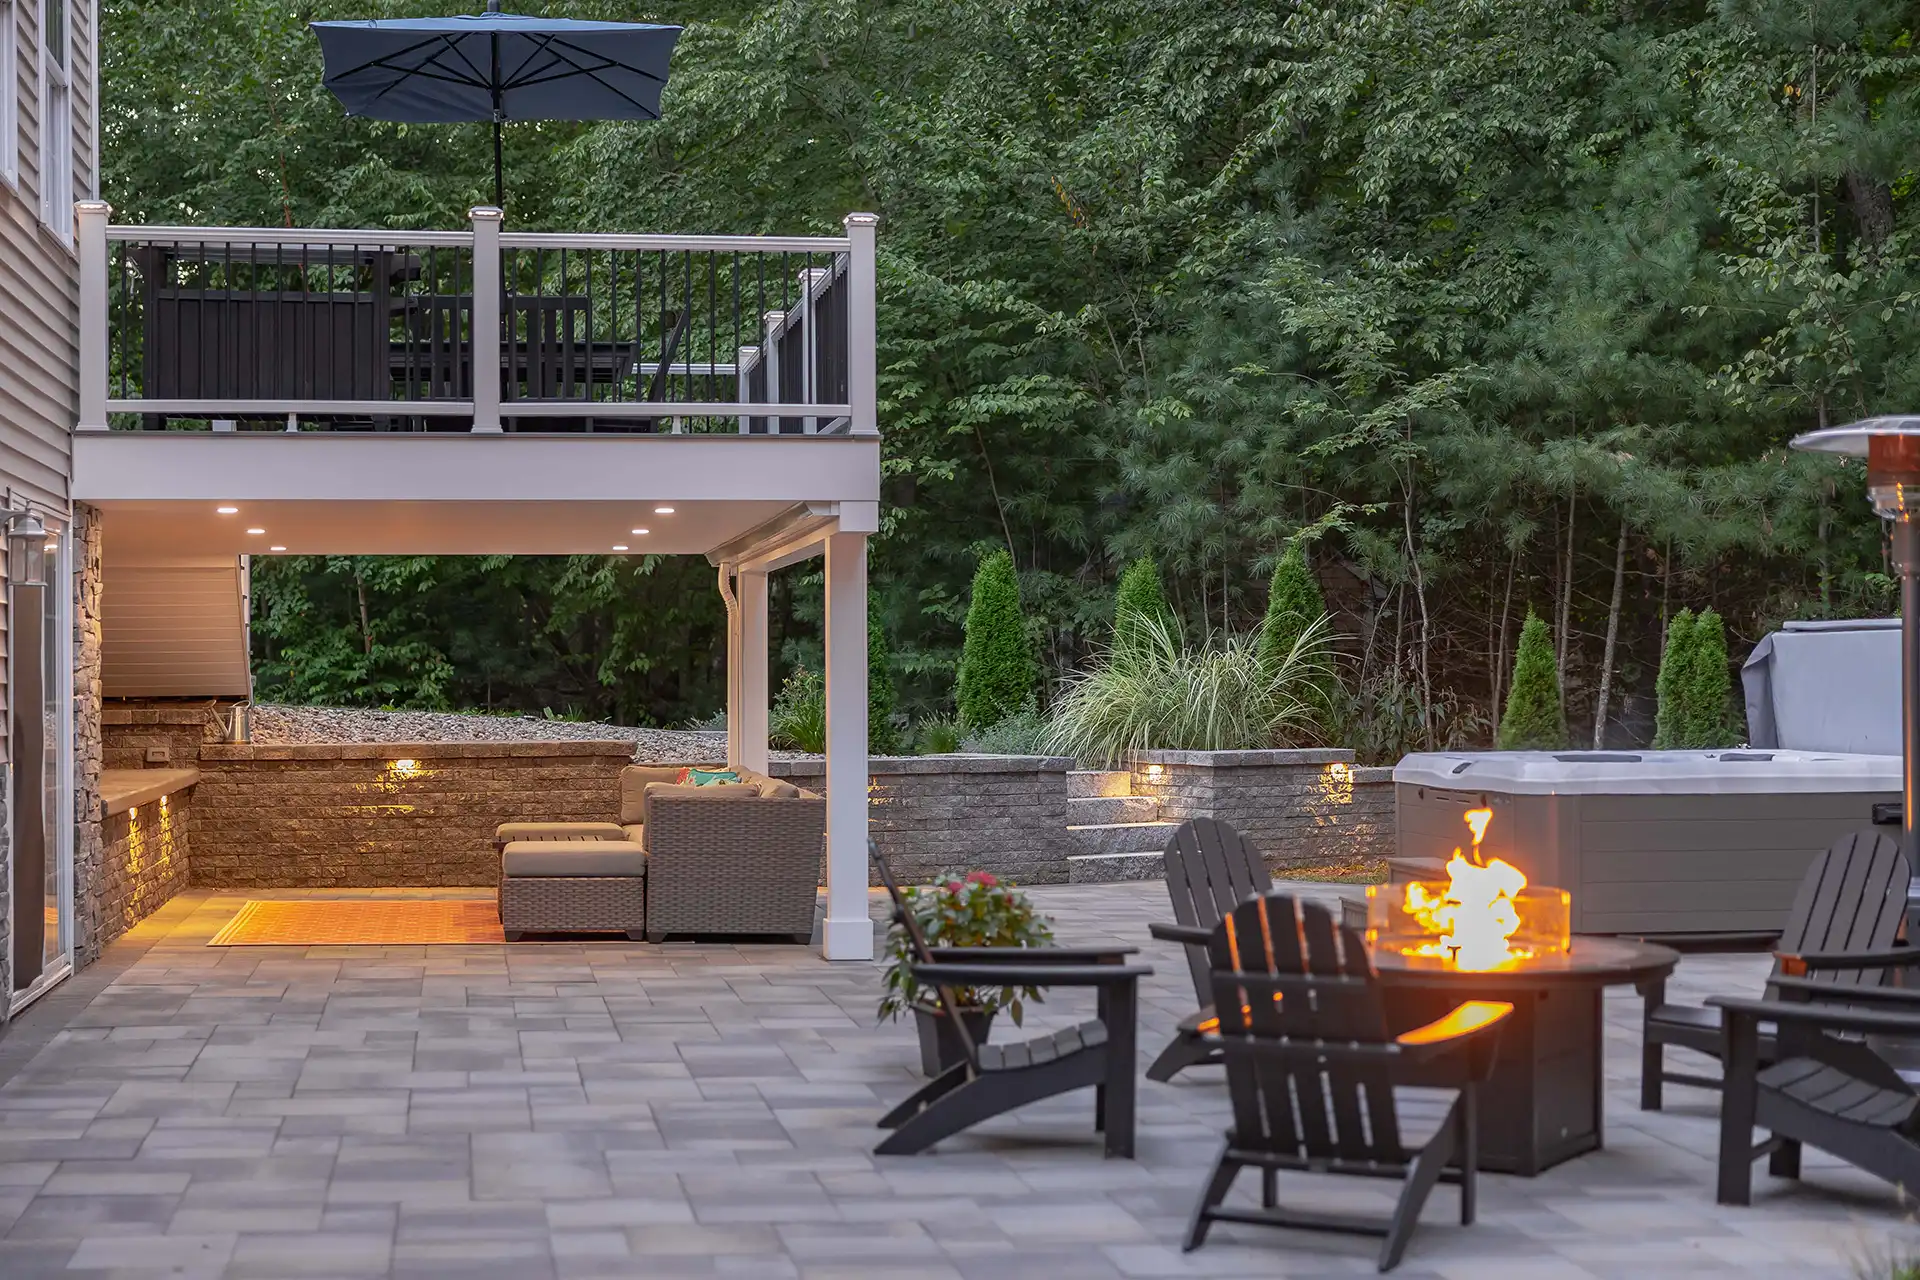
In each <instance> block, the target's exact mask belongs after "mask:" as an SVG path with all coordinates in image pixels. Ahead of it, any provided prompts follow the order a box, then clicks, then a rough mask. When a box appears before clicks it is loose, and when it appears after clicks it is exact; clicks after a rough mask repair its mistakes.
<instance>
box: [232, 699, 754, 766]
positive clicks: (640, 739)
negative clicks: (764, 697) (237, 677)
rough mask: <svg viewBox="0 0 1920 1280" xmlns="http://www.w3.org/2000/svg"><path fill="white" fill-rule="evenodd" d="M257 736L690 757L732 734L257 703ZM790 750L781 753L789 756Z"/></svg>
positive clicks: (721, 749)
mask: <svg viewBox="0 0 1920 1280" xmlns="http://www.w3.org/2000/svg"><path fill="white" fill-rule="evenodd" d="M252 732H253V740H254V741H255V742H259V743H273V744H289V745H291V744H295V743H307V742H587V741H592V742H608V741H612V742H624V741H626V740H627V739H629V738H631V739H633V740H634V742H635V744H636V745H635V747H634V752H633V758H634V759H635V760H639V761H647V760H686V759H697V758H700V757H712V756H714V754H715V752H716V751H717V752H718V753H719V754H720V755H725V754H726V750H727V735H726V732H725V731H724V730H722V731H719V732H708V731H695V730H688V729H641V728H637V727H634V726H630V725H617V724H589V723H583V722H579V721H573V720H542V719H537V718H535V717H533V716H488V715H468V714H462V713H459V712H447V711H362V710H359V709H357V708H353V707H287V706H275V705H271V704H263V705H256V706H255V707H254V708H253V713H252ZM787 754H790V753H776V755H780V756H785V755H787Z"/></svg>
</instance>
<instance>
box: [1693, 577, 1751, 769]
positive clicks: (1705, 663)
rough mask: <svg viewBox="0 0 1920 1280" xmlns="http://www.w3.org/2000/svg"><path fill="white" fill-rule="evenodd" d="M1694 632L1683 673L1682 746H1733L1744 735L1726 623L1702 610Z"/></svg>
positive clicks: (1694, 626)
mask: <svg viewBox="0 0 1920 1280" xmlns="http://www.w3.org/2000/svg"><path fill="white" fill-rule="evenodd" d="M1693 631H1694V641H1693V652H1692V654H1691V655H1690V657H1689V660H1688V663H1687V669H1686V671H1685V673H1684V676H1683V687H1684V689H1685V691H1686V692H1685V696H1684V702H1683V706H1684V707H1685V719H1684V724H1685V729H1684V742H1683V745H1685V746H1687V747H1690V748H1693V749H1694V750H1708V749H1711V748H1714V747H1731V746H1734V745H1736V744H1738V743H1739V741H1740V739H1741V737H1742V736H1743V735H1742V733H1741V732H1740V726H1739V725H1738V724H1737V723H1736V722H1735V720H1734V711H1733V678H1732V676H1731V674H1730V673H1729V669H1728V662H1727V629H1726V625H1725V624H1724V623H1722V622H1721V620H1720V615H1719V614H1718V613H1716V612H1714V611H1713V610H1712V609H1702V610H1701V611H1700V616H1699V617H1698V618H1697V619H1695V621H1694V624H1693Z"/></svg>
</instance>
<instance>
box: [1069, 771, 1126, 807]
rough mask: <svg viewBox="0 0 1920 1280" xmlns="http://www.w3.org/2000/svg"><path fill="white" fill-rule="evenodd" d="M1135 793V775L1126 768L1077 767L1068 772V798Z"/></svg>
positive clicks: (1105, 796)
mask: <svg viewBox="0 0 1920 1280" xmlns="http://www.w3.org/2000/svg"><path fill="white" fill-rule="evenodd" d="M1132 794H1133V775H1132V774H1131V773H1128V772H1127V771H1126V770H1125V769H1075V770H1073V771H1071V772H1070V773H1068V774H1067V799H1069V800H1095V799H1105V798H1108V797H1112V796H1127V795H1132Z"/></svg>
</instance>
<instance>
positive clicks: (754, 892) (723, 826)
mask: <svg viewBox="0 0 1920 1280" xmlns="http://www.w3.org/2000/svg"><path fill="white" fill-rule="evenodd" d="M737 772H739V773H740V775H741V781H740V782H738V783H715V784H712V785H709V786H704V787H695V786H687V785H683V784H679V783H676V782H675V781H674V779H675V778H677V777H678V776H679V770H678V769H675V768H664V767H663V768H655V767H649V766H645V765H633V766H630V767H629V768H627V769H625V770H623V771H622V772H621V775H620V821H621V824H622V826H624V827H625V829H626V832H627V836H628V839H630V840H636V841H638V842H639V843H641V844H642V845H643V846H644V847H645V849H646V852H647V940H648V941H649V942H660V941H663V940H664V939H665V938H667V937H668V936H669V935H672V934H770V935H778V936H785V937H791V938H794V939H796V940H798V941H800V942H803V943H804V942H806V941H808V940H809V939H810V938H811V937H812V935H813V917H814V901H815V896H816V894H817V891H818V889H819V886H820V870H821V863H822V860H823V858H824V857H825V854H826V831H827V802H826V799H825V798H824V797H822V796H819V795H816V794H814V793H813V792H810V791H803V790H801V789H800V788H799V787H796V786H794V785H793V784H792V783H788V782H781V781H779V780H778V779H775V778H770V777H767V776H766V775H765V774H760V773H754V772H752V771H750V770H738V771H737Z"/></svg>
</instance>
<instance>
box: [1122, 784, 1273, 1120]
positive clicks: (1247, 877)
mask: <svg viewBox="0 0 1920 1280" xmlns="http://www.w3.org/2000/svg"><path fill="white" fill-rule="evenodd" d="M1161 856H1162V858H1163V859H1164V860H1165V863H1166V869H1167V896H1168V897H1170V898H1172V899H1173V918H1174V920H1176V921H1177V922H1178V923H1176V924H1165V923H1162V922H1160V921H1155V922H1154V923H1152V924H1149V925H1148V926H1147V931H1148V932H1149V933H1151V934H1152V935H1153V936H1154V937H1156V938H1158V939H1160V940H1161V941H1162V942H1179V943H1183V944H1185V946H1186V949H1187V968H1188V969H1189V970H1190V971H1191V972H1192V974H1193V994H1194V999H1195V1000H1196V1001H1197V1002H1198V1003H1199V1005H1200V1009H1199V1011H1198V1012H1196V1013H1192V1014H1189V1015H1188V1016H1187V1017H1185V1018H1183V1019H1181V1020H1180V1024H1179V1026H1178V1027H1177V1028H1176V1029H1175V1031H1174V1035H1173V1040H1172V1041H1171V1042H1170V1043H1169V1044H1168V1045H1167V1047H1166V1048H1164V1049H1162V1050H1161V1051H1160V1056H1159V1057H1157V1058H1155V1059H1154V1060H1153V1065H1152V1066H1150V1067H1148V1068H1147V1079H1149V1080H1158V1081H1159V1082H1160V1083H1162V1084H1165V1083H1166V1082H1167V1081H1169V1080H1171V1079H1173V1078H1174V1077H1175V1076H1177V1075H1179V1074H1180V1073H1181V1072H1182V1071H1185V1070H1186V1069H1187V1068H1188V1067H1192V1066H1198V1065H1200V1064H1202V1063H1212V1062H1218V1061H1220V1048H1219V1045H1218V1044H1217V1043H1216V1042H1214V1041H1212V1040H1209V1039H1208V1037H1207V1034H1206V1033H1207V1032H1208V1031H1210V1030H1212V1028H1213V971H1212V962H1211V961H1210V960H1209V959H1208V954H1207V944H1208V942H1209V940H1210V939H1211V938H1212V937H1213V929H1214V926H1215V925H1217V924H1219V923H1220V921H1221V918H1222V917H1224V916H1225V915H1226V914H1227V913H1228V912H1229V911H1232V910H1233V909H1234V908H1235V907H1236V906H1238V905H1239V904H1240V903H1242V902H1245V901H1246V900H1247V899H1248V898H1255V897H1259V896H1260V895H1262V894H1264V893H1267V892H1269V891H1271V890H1272V888H1273V878H1272V877H1271V876H1269V875H1268V874H1267V861H1266V859H1265V858H1263V857H1261V856H1260V851H1259V850H1258V849H1256V848H1254V847H1253V846H1252V845H1251V844H1248V843H1247V839H1246V837H1245V836H1243V835H1241V834H1240V833H1239V832H1238V831H1236V830H1234V829H1233V827H1232V826H1230V825H1229V824H1227V823H1225V822H1220V821H1217V820H1216V819H1213V818H1189V819H1188V820H1187V821H1185V822H1183V823H1181V824H1180V826H1179V828H1178V829H1176V830H1175V831H1174V833H1173V838H1172V839H1171V840H1169V841H1167V847H1166V851H1165V852H1164V853H1163V854H1162V855H1161Z"/></svg>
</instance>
